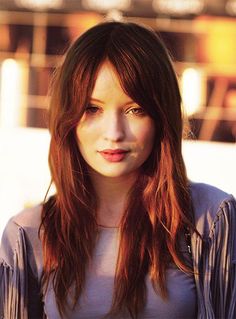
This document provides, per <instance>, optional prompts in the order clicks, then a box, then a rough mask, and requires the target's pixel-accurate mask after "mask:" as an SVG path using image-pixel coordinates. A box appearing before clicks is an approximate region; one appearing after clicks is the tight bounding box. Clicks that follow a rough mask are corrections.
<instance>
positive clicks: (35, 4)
mask: <svg viewBox="0 0 236 319" xmlns="http://www.w3.org/2000/svg"><path fill="white" fill-rule="evenodd" d="M15 2H16V4H17V5H18V6H20V7H24V8H29V9H38V10H43V9H57V8H61V7H62V5H63V0H15Z"/></svg>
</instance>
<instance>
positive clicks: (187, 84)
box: [181, 68, 204, 116]
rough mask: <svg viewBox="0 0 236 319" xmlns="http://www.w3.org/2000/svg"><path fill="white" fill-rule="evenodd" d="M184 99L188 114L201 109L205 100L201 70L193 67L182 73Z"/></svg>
mask: <svg viewBox="0 0 236 319" xmlns="http://www.w3.org/2000/svg"><path fill="white" fill-rule="evenodd" d="M181 87H182V100H183V106H184V110H185V112H186V114H187V116H190V115H193V114H194V113H196V112H198V111H199V110H200V109H201V106H202V101H203V95H204V94H203V92H204V88H203V81H202V74H201V72H200V71H198V70H195V69H193V68H188V69H185V70H184V72H183V74H182V81H181Z"/></svg>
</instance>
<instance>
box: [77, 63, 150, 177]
mask: <svg viewBox="0 0 236 319" xmlns="http://www.w3.org/2000/svg"><path fill="white" fill-rule="evenodd" d="M76 135H77V140H78V146H79V149H80V152H81V154H82V156H83V158H84V160H85V161H86V163H87V164H88V166H89V167H90V169H92V170H93V171H95V172H97V173H99V174H100V175H103V176H106V177H121V176H125V175H126V176H127V175H130V174H136V173H137V172H138V170H139V168H140V167H141V165H142V164H143V163H144V162H145V161H146V159H147V158H148V157H149V155H150V153H151V150H152V147H153V142H154V137H155V128H154V121H153V120H152V119H151V117H150V116H149V115H147V114H146V113H145V111H144V110H143V109H142V108H141V107H140V106H139V105H137V104H136V103H134V102H133V101H132V100H131V99H130V97H129V96H127V95H126V94H125V93H124V91H123V90H122V88H121V86H120V83H119V79H118V77H117V75H116V72H115V70H114V69H113V67H112V65H111V64H109V62H105V63H104V64H103V65H102V66H101V67H100V70H99V72H98V76H97V79H96V82H95V86H94V90H93V92H92V96H91V101H90V105H89V106H88V108H87V109H86V110H85V112H84V114H83V116H82V118H81V120H80V122H79V124H78V125H77V128H76Z"/></svg>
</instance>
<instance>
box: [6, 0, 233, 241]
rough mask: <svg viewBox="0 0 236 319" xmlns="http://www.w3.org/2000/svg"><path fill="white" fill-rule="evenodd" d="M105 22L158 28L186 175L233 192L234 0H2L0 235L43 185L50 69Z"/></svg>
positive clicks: (46, 180)
mask: <svg viewBox="0 0 236 319" xmlns="http://www.w3.org/2000/svg"><path fill="white" fill-rule="evenodd" d="M109 19H114V20H122V19H123V20H125V21H133V22H138V23H143V24H146V25H149V26H151V27H152V28H153V29H154V30H156V31H157V32H158V33H159V34H160V35H161V37H162V39H163V40H164V42H165V44H166V45H167V47H168V49H169V51H170V53H171V55H172V57H173V59H174V63H175V68H176V72H177V75H178V78H179V84H180V88H181V93H182V99H183V107H184V110H185V113H186V115H187V117H188V119H189V123H190V127H191V131H192V134H191V139H190V140H184V142H183V155H184V158H185V162H186V166H187V172H188V176H189V178H190V179H192V180H194V181H202V182H206V183H210V184H213V185H215V186H217V187H219V188H222V189H224V190H225V191H227V192H230V193H233V194H234V195H236V169H235V163H236V145H235V141H236V0H0V236H1V232H2V229H3V227H4V225H5V223H6V221H7V220H8V219H9V217H10V216H11V215H14V214H16V213H17V212H19V211H20V210H21V209H23V208H24V207H27V206H31V205H35V204H37V203H39V202H41V201H42V200H43V198H44V195H45V193H46V191H47V188H48V185H49V182H50V173H49V170H48V165H47V155H48V145H49V140H50V136H49V133H48V131H47V129H46V127H47V106H48V101H49V99H50V96H48V86H49V81H50V77H51V75H52V73H53V71H54V69H55V68H56V67H57V66H58V65H59V64H60V62H61V60H62V55H63V53H64V52H65V50H66V49H67V48H68V46H69V44H70V43H71V41H73V40H74V39H75V38H76V37H78V36H79V35H80V34H82V33H83V32H84V31H85V30H87V29H88V28H90V27H91V26H93V25H95V24H97V23H99V22H101V21H104V20H109ZM51 192H53V189H52V190H51Z"/></svg>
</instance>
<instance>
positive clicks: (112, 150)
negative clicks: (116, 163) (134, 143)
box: [99, 148, 129, 154]
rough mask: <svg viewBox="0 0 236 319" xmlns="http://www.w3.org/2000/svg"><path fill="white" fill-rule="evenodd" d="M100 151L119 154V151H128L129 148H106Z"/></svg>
mask: <svg viewBox="0 0 236 319" xmlns="http://www.w3.org/2000/svg"><path fill="white" fill-rule="evenodd" d="M99 152H100V153H107V154H119V153H127V152H129V151H128V150H123V149H121V148H117V149H105V150H102V151H99Z"/></svg>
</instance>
